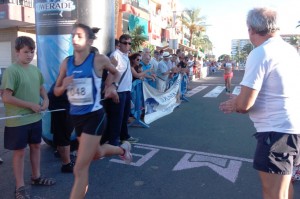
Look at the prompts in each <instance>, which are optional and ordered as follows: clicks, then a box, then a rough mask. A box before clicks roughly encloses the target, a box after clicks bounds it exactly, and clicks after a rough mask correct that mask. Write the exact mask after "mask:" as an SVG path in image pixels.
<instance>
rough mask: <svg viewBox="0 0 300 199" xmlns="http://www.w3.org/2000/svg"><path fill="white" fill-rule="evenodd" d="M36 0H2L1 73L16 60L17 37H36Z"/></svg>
mask: <svg viewBox="0 0 300 199" xmlns="http://www.w3.org/2000/svg"><path fill="white" fill-rule="evenodd" d="M34 24H35V13H34V0H0V55H1V56H0V68H1V74H2V72H3V70H4V69H5V68H7V66H8V65H10V64H11V63H12V62H13V61H14V60H15V50H14V42H15V39H16V37H18V36H22V35H27V36H31V37H32V38H35V28H34Z"/></svg>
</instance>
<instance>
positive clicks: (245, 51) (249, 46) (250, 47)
mask: <svg viewBox="0 0 300 199" xmlns="http://www.w3.org/2000/svg"><path fill="white" fill-rule="evenodd" d="M253 48H254V47H253V45H252V44H250V43H249V44H246V45H245V46H244V47H243V49H242V54H244V55H246V56H248V55H249V54H250V52H251V51H252V50H253Z"/></svg>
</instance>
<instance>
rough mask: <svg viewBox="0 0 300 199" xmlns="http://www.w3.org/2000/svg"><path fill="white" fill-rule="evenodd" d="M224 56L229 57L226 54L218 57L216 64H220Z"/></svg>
mask: <svg viewBox="0 0 300 199" xmlns="http://www.w3.org/2000/svg"><path fill="white" fill-rule="evenodd" d="M226 56H229V57H230V55H227V54H223V55H220V56H219V57H218V62H222V61H223V60H224V58H225V57H226Z"/></svg>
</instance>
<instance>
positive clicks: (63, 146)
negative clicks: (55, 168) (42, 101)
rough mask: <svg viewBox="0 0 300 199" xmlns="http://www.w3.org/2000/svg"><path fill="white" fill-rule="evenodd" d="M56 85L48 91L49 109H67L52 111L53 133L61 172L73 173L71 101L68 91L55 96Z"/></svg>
mask: <svg viewBox="0 0 300 199" xmlns="http://www.w3.org/2000/svg"><path fill="white" fill-rule="evenodd" d="M54 87H55V83H54V84H53V85H52V86H51V88H50V90H49V92H48V98H49V110H56V109H65V110H64V111H55V112H51V133H52V134H53V143H54V145H55V146H56V149H57V152H58V154H59V156H60V158H61V162H62V165H61V169H60V170H61V172H62V173H73V167H74V165H75V162H74V161H72V160H71V158H70V145H71V134H72V132H73V129H74V127H73V123H72V120H71V116H70V115H69V111H70V103H69V101H68V97H67V93H66V92H64V93H63V95H61V96H58V97H57V96H55V95H54V93H53V91H54Z"/></svg>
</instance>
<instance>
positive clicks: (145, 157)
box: [110, 143, 253, 183]
mask: <svg viewBox="0 0 300 199" xmlns="http://www.w3.org/2000/svg"><path fill="white" fill-rule="evenodd" d="M133 147H134V148H137V149H145V150H146V151H147V150H148V151H149V152H146V153H145V154H137V153H132V155H133V157H134V159H133V160H134V161H133V162H131V163H130V165H131V166H137V167H140V166H142V165H143V164H145V163H146V162H147V161H149V160H150V159H151V158H152V157H153V156H154V155H155V154H157V153H158V152H159V150H161V149H163V150H169V151H175V152H183V153H185V154H184V156H183V157H182V158H181V159H180V160H179V162H177V164H176V165H175V166H174V167H173V171H181V170H186V169H192V168H199V167H209V168H210V169H212V170H213V171H214V172H216V173H217V174H218V175H220V176H222V177H224V178H225V179H227V180H228V181H230V182H232V183H235V181H236V179H237V177H238V174H239V171H240V168H241V166H242V162H249V163H252V162H253V160H252V159H247V158H240V157H233V156H227V155H220V154H213V153H206V152H200V151H192V150H185V149H177V148H171V147H163V146H155V145H150V144H141V143H136V144H134V145H133ZM110 161H111V162H115V163H120V164H125V163H124V161H123V160H120V159H114V158H112V159H110Z"/></svg>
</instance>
